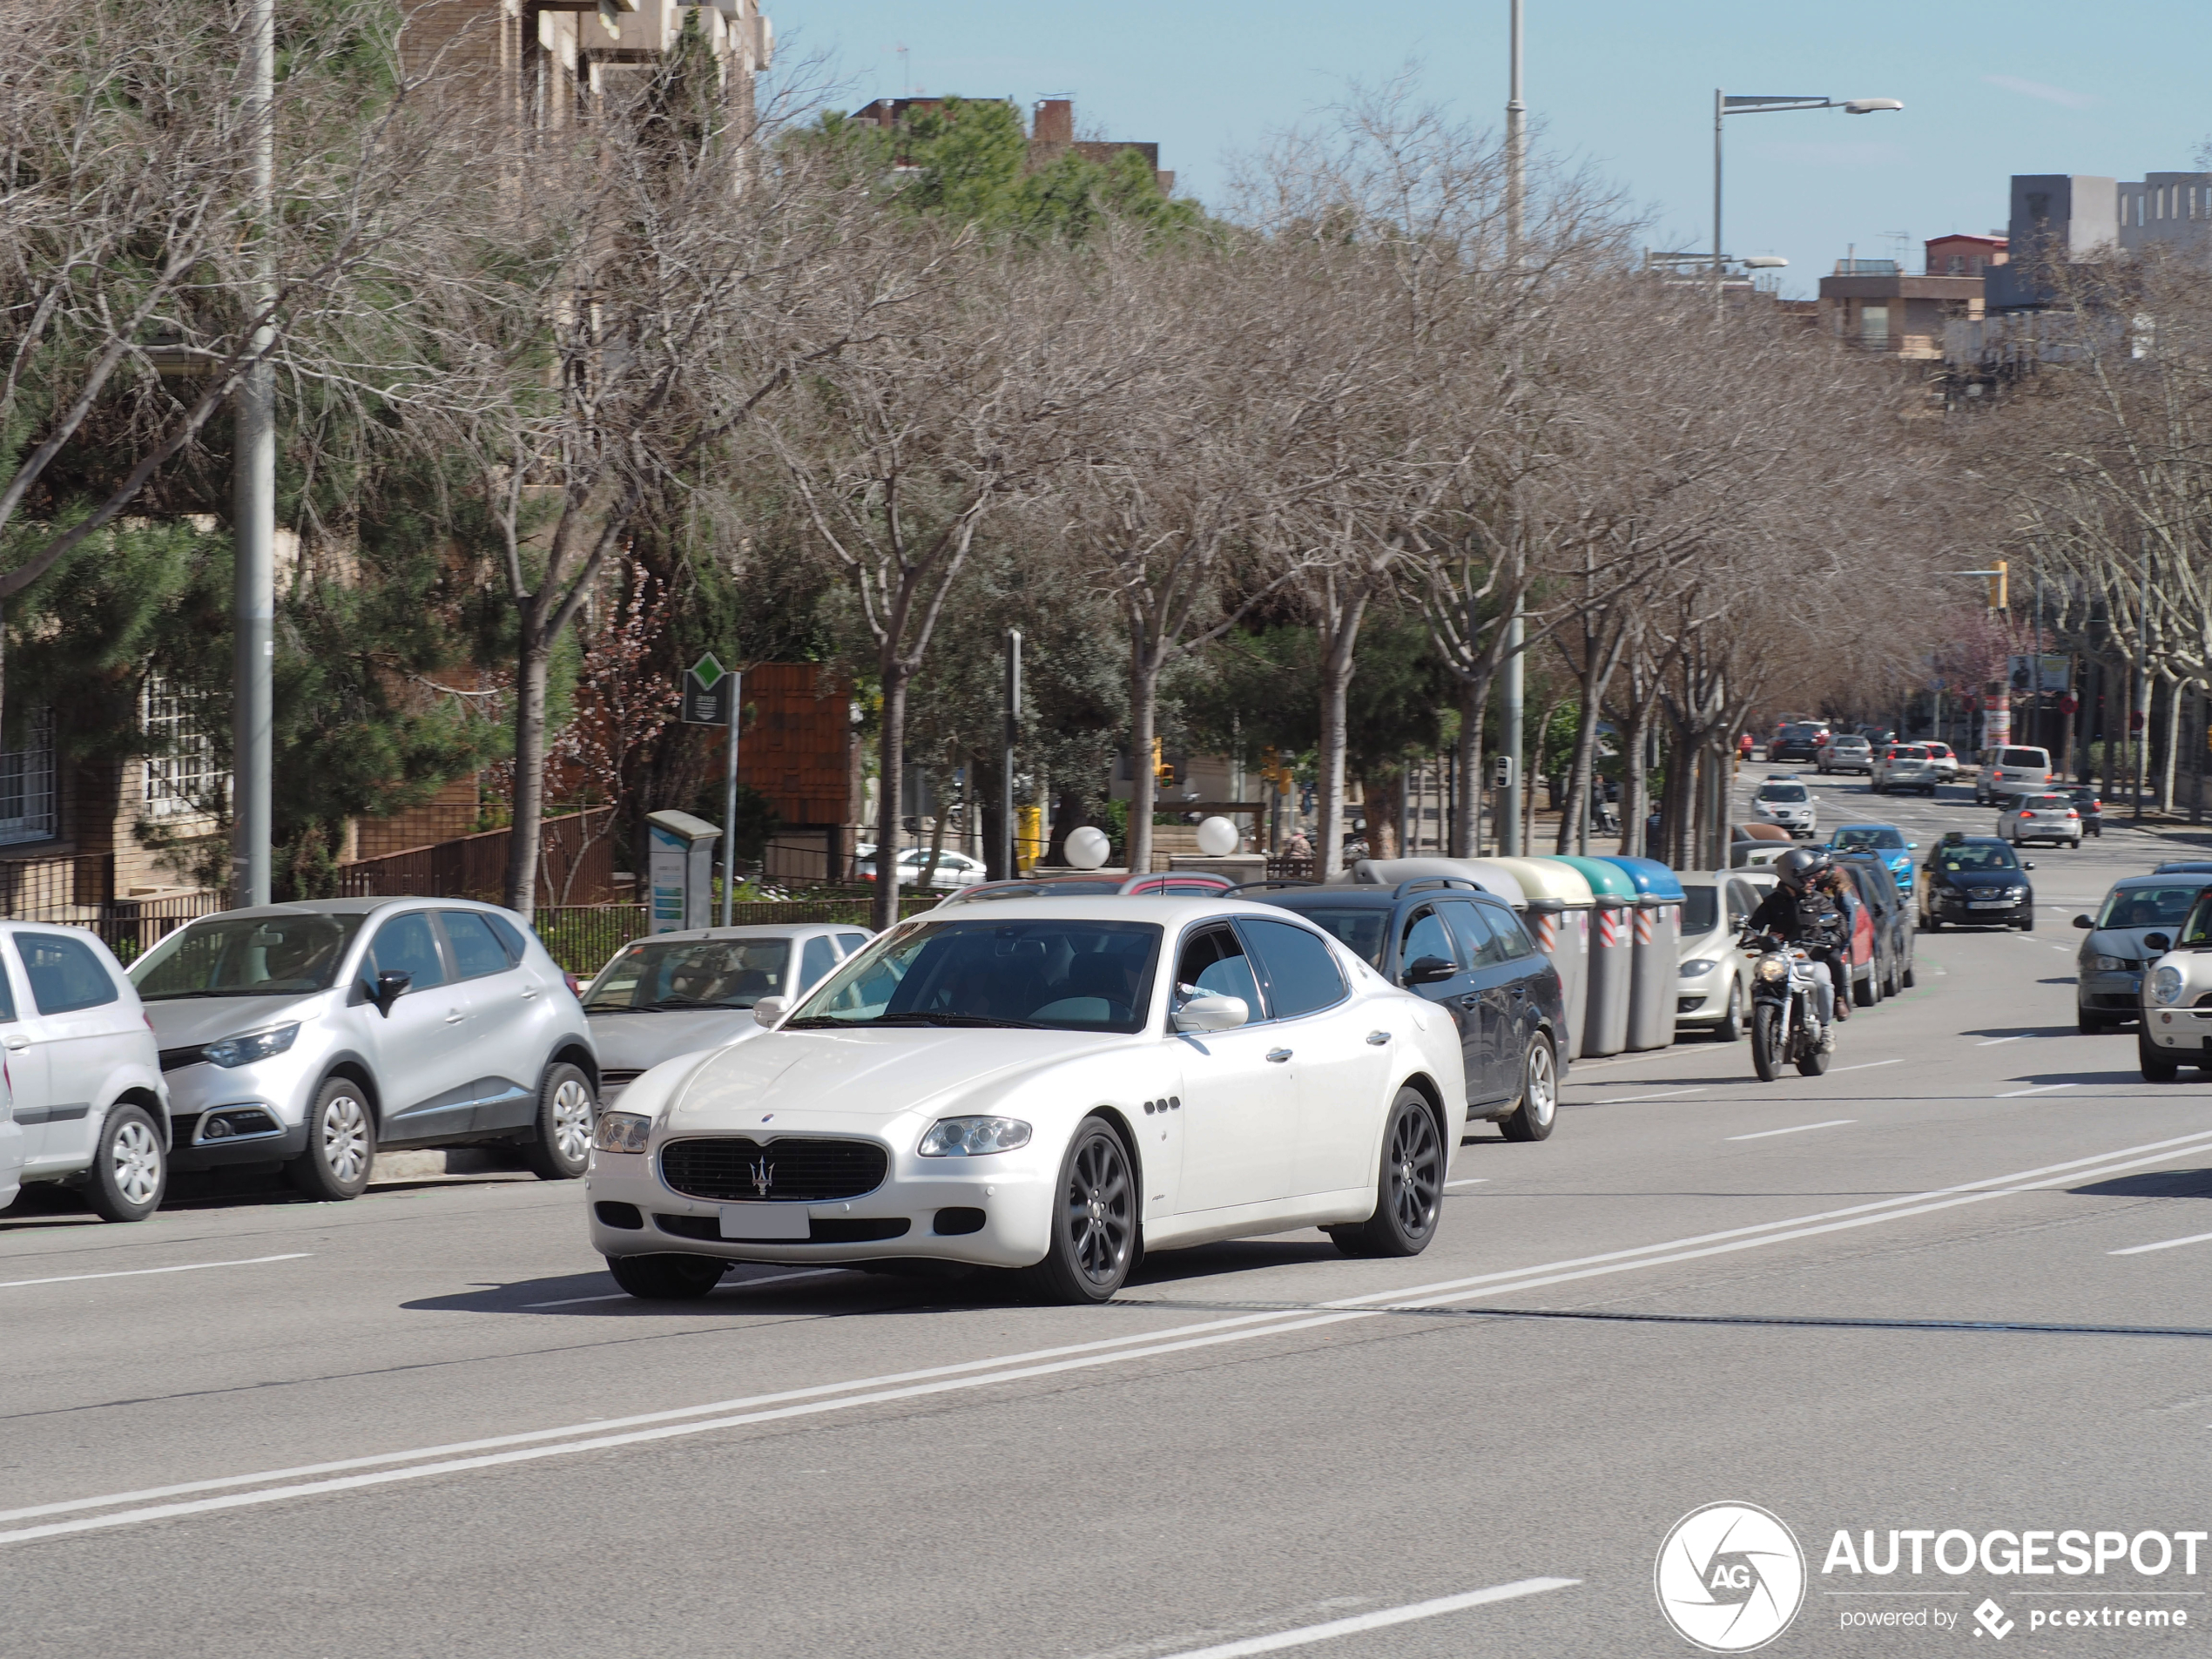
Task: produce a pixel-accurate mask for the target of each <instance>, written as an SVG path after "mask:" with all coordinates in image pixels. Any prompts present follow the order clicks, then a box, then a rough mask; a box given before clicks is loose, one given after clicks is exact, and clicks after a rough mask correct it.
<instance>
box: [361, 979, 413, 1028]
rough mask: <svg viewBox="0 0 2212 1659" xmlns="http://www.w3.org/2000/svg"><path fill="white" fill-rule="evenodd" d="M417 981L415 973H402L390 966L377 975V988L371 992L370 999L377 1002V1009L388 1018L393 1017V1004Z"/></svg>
mask: <svg viewBox="0 0 2212 1659" xmlns="http://www.w3.org/2000/svg"><path fill="white" fill-rule="evenodd" d="M414 983H415V975H414V974H402V973H401V972H400V971H399V970H398V969H397V968H388V969H386V970H385V971H384V972H383V973H381V974H378V975H377V976H376V988H375V989H374V990H373V991H371V992H370V993H369V1001H372V1002H374V1003H375V1004H376V1011H377V1012H378V1013H379V1014H381V1015H383V1016H384V1017H385V1018H386V1019H390V1018H391V1017H392V1004H393V1003H395V1002H396V1001H399V1000H400V998H401V996H402V995H405V993H406V991H407V988H408V986H410V985H412V984H414Z"/></svg>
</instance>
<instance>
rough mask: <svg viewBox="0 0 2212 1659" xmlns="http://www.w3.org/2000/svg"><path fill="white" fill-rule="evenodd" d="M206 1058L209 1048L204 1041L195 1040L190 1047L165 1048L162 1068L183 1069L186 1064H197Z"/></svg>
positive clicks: (170, 1069) (162, 1052)
mask: <svg viewBox="0 0 2212 1659" xmlns="http://www.w3.org/2000/svg"><path fill="white" fill-rule="evenodd" d="M140 1052H141V1053H143V1052H144V1050H140ZM206 1058H207V1049H206V1045H205V1044H203V1043H198V1042H195V1043H194V1044H192V1047H191V1048H189V1049H163V1050H162V1051H161V1069H162V1070H164V1071H181V1070H183V1069H185V1067H186V1066H196V1065H198V1064H199V1062H201V1061H203V1060H205V1059H206Z"/></svg>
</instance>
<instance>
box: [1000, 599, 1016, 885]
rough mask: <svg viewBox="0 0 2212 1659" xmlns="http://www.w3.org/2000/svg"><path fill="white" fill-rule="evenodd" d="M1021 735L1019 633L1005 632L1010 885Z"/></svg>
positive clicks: (1003, 820)
mask: <svg viewBox="0 0 2212 1659" xmlns="http://www.w3.org/2000/svg"><path fill="white" fill-rule="evenodd" d="M1021 735H1022V631H1021V630H1020V629H1019V628H1009V629H1008V630H1007V631H1006V741H1005V743H1004V745H1002V746H1001V749H1000V751H999V869H1000V874H1001V880H1008V881H1011V880H1013V879H1014V878H1015V876H1016V875H1017V874H1019V873H1020V872H1019V871H1018V870H1016V869H1015V849H1016V848H1017V847H1019V846H1020V845H1021V838H1020V837H1019V836H1017V835H1016V834H1015V833H1014V747H1015V743H1016V742H1017V741H1018V740H1019V738H1021Z"/></svg>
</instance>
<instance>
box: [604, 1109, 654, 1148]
mask: <svg viewBox="0 0 2212 1659" xmlns="http://www.w3.org/2000/svg"><path fill="white" fill-rule="evenodd" d="M652 1132H653V1120H652V1119H651V1118H650V1117H640V1116H638V1115H637V1113H636V1112H602V1113H600V1114H599V1127H598V1128H597V1129H596V1130H593V1131H592V1134H591V1144H592V1145H594V1146H596V1147H597V1148H598V1149H599V1150H601V1151H602V1152H642V1151H644V1150H645V1142H646V1140H647V1138H648V1137H649V1136H651V1134H652Z"/></svg>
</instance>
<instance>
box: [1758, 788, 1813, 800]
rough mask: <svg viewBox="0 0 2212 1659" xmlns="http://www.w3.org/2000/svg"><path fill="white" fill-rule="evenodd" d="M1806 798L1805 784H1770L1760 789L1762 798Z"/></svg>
mask: <svg viewBox="0 0 2212 1659" xmlns="http://www.w3.org/2000/svg"><path fill="white" fill-rule="evenodd" d="M1804 798H1805V786H1804V785H1803V784H1768V785H1767V786H1764V788H1762V789H1761V790H1760V791H1759V799H1761V800H1803V799H1804Z"/></svg>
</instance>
